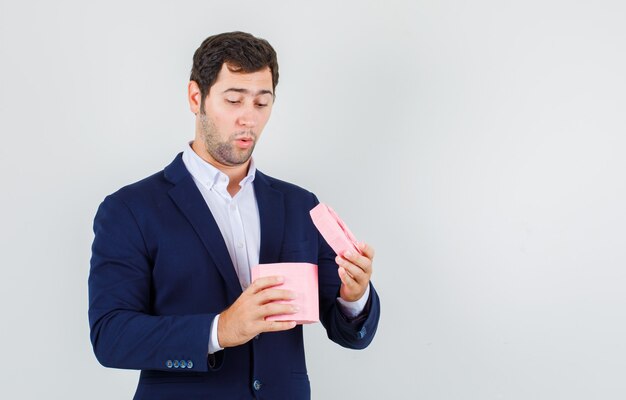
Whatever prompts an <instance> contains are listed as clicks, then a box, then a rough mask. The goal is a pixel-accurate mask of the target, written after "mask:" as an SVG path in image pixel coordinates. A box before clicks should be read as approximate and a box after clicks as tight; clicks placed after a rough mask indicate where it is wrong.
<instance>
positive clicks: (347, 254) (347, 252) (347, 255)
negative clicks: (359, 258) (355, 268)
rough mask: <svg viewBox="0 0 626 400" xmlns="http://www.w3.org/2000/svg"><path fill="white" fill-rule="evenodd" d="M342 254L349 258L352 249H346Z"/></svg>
mask: <svg viewBox="0 0 626 400" xmlns="http://www.w3.org/2000/svg"><path fill="white" fill-rule="evenodd" d="M344 255H345V256H346V257H348V258H350V257H352V251H350V250H348V251H346V253H345V254H344Z"/></svg>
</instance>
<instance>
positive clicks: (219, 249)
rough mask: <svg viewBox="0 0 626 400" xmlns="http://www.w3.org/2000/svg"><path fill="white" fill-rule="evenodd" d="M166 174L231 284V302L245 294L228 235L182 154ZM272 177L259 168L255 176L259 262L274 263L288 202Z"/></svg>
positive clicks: (173, 193)
mask: <svg viewBox="0 0 626 400" xmlns="http://www.w3.org/2000/svg"><path fill="white" fill-rule="evenodd" d="M163 174H164V177H165V179H166V180H167V181H169V182H170V183H172V184H173V187H172V188H171V189H170V190H169V195H170V197H171V198H172V200H173V201H174V203H175V204H176V205H177V207H178V208H179V209H180V211H181V212H182V213H183V215H184V216H185V217H186V218H187V220H189V223H190V224H191V225H192V226H193V228H194V230H195V231H196V233H197V234H198V236H199V237H200V239H201V240H202V243H203V244H204V246H205V247H206V249H207V251H208V252H209V254H210V255H211V257H212V258H213V261H214V262H215V265H216V266H217V268H218V269H219V271H220V274H221V275H222V277H223V278H224V281H225V282H226V285H227V287H228V295H229V299H230V301H231V302H233V301H235V299H236V298H237V297H238V296H239V295H240V294H241V285H240V284H239V279H238V278H237V274H236V272H235V268H234V267H233V263H232V260H231V259H230V255H229V254H228V249H227V248H226V244H225V243H224V238H223V237H222V234H221V233H220V230H219V228H218V226H217V223H216V222H215V218H213V215H212V214H211V211H210V210H209V207H207V205H206V202H205V201H204V199H203V198H202V194H201V193H200V191H199V190H198V187H197V186H196V184H195V182H194V181H193V178H192V176H191V174H190V173H189V171H188V170H187V168H186V167H185V164H184V163H183V160H182V153H180V154H178V155H177V156H176V158H175V159H174V161H172V163H171V164H170V165H168V166H167V167H165V169H164V170H163ZM272 182H273V180H272V178H270V177H268V176H267V175H265V174H263V173H262V172H261V171H259V170H257V171H256V174H255V179H254V193H255V196H256V200H257V205H258V208H259V220H260V225H261V244H260V251H259V263H262V264H265V263H272V262H276V261H277V260H278V259H279V255H280V250H281V246H282V242H283V233H284V225H285V204H284V196H283V193H282V192H280V191H279V190H277V189H275V188H274V187H273V185H272Z"/></svg>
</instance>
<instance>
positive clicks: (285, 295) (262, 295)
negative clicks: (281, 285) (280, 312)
mask: <svg viewBox="0 0 626 400" xmlns="http://www.w3.org/2000/svg"><path fill="white" fill-rule="evenodd" d="M255 295H256V296H258V301H259V304H266V303H270V302H272V301H277V300H293V299H295V298H296V297H298V296H297V293H296V292H294V291H292V290H284V289H264V290H262V291H260V292H258V293H256V294H255Z"/></svg>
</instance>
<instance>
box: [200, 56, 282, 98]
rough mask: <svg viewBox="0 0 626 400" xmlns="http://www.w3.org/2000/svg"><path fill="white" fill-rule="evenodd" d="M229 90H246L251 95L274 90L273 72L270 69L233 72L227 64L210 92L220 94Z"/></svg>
mask: <svg viewBox="0 0 626 400" xmlns="http://www.w3.org/2000/svg"><path fill="white" fill-rule="evenodd" d="M229 89H245V90H248V91H250V93H258V92H261V91H270V92H272V93H273V90H272V89H273V88H272V72H271V71H270V68H269V67H265V68H264V69H262V70H260V71H256V72H250V73H247V72H233V71H231V70H230V69H229V68H228V66H227V65H226V63H224V64H223V65H222V69H221V70H220V72H219V73H218V74H217V79H216V80H215V83H214V84H213V87H212V88H211V90H210V92H213V90H215V93H217V94H220V93H222V92H224V91H225V90H229Z"/></svg>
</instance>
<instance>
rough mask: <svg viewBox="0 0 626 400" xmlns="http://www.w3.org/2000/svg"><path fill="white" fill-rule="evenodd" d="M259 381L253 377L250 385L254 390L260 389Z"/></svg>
mask: <svg viewBox="0 0 626 400" xmlns="http://www.w3.org/2000/svg"><path fill="white" fill-rule="evenodd" d="M261 386H262V384H261V381H260V380H258V379H255V380H254V382H252V387H253V388H254V390H261Z"/></svg>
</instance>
